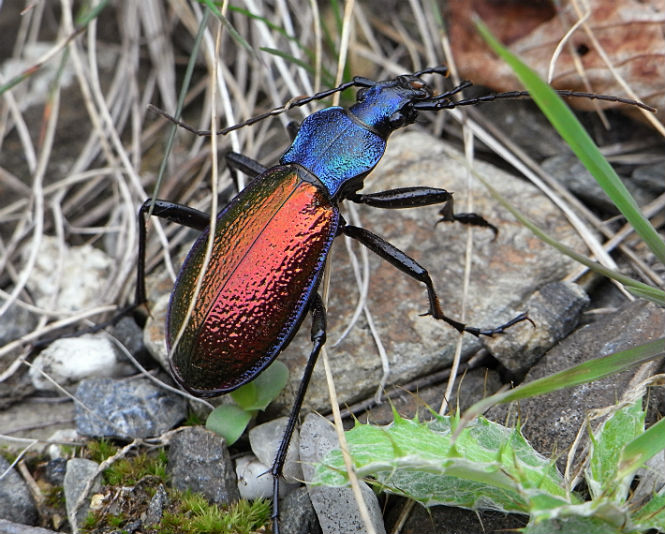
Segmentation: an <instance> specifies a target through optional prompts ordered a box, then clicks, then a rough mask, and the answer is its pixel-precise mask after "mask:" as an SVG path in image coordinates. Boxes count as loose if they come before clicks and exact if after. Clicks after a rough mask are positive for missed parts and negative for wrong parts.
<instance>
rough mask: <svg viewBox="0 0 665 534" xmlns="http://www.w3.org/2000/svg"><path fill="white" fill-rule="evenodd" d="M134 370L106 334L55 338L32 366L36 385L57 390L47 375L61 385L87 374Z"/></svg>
mask: <svg viewBox="0 0 665 534" xmlns="http://www.w3.org/2000/svg"><path fill="white" fill-rule="evenodd" d="M134 372H135V369H134V367H133V366H132V365H130V364H129V363H128V362H127V360H125V359H123V358H119V357H118V353H117V349H116V348H115V347H114V345H113V342H111V340H109V339H108V337H106V335H105V334H103V333H99V334H85V335H82V336H79V337H66V338H61V339H57V340H55V341H54V342H53V343H51V344H50V345H49V346H48V347H46V348H45V349H44V350H43V351H42V352H40V353H39V354H38V355H37V357H36V358H35V360H34V362H33V364H32V367H31V368H30V370H29V374H30V379H31V380H32V384H33V385H34V386H35V388H36V389H39V390H47V391H57V389H58V388H57V387H56V385H55V384H53V382H52V381H51V380H49V379H48V378H46V377H45V376H44V373H45V374H46V375H48V376H49V377H50V378H51V379H52V380H53V381H55V382H56V383H57V384H59V385H60V386H65V385H69V384H73V383H75V382H78V381H80V380H83V379H84V378H92V377H121V376H127V375H130V374H132V373H134Z"/></svg>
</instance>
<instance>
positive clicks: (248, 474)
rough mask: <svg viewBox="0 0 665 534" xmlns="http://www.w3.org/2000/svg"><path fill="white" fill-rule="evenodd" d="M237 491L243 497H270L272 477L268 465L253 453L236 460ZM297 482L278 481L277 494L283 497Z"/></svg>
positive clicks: (249, 498) (296, 485)
mask: <svg viewBox="0 0 665 534" xmlns="http://www.w3.org/2000/svg"><path fill="white" fill-rule="evenodd" d="M236 476H237V478H238V491H239V492H240V497H242V498H243V499H248V500H252V499H259V498H264V499H270V498H272V487H273V478H272V475H271V474H270V467H269V466H267V465H266V464H264V463H263V462H261V461H260V460H258V459H257V458H256V456H254V455H251V454H250V455H247V456H241V457H240V458H238V459H237V460H236ZM298 486H299V484H289V483H287V482H285V481H284V480H281V481H280V483H279V496H280V497H285V496H286V495H288V494H289V493H291V492H292V491H293V490H294V489H295V488H297V487H298Z"/></svg>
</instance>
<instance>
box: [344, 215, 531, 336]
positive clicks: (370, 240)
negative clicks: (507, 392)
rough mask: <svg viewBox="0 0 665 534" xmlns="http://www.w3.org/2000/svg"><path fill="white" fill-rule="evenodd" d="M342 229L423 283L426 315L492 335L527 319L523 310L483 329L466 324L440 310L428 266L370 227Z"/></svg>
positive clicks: (461, 327) (478, 332)
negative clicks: (500, 323) (426, 308)
mask: <svg viewBox="0 0 665 534" xmlns="http://www.w3.org/2000/svg"><path fill="white" fill-rule="evenodd" d="M342 233H344V234H345V235H347V236H349V237H352V238H354V239H357V240H358V241H360V242H361V243H362V244H363V245H365V246H366V247H367V248H369V249H370V250H371V251H372V252H374V253H376V254H378V255H379V256H380V257H381V258H383V259H384V260H386V261H388V262H389V263H391V264H392V265H394V266H395V267H397V268H398V269H399V270H400V271H402V272H403V273H405V274H407V275H409V276H410V277H411V278H413V279H415V280H418V281H419V282H422V283H423V284H425V287H426V288H427V296H428V298H429V311H428V312H427V313H426V314H425V315H431V316H432V317H434V318H435V319H439V320H441V321H445V322H446V323H448V324H449V325H450V326H452V327H453V328H454V329H455V330H457V331H458V332H460V333H462V332H468V333H469V334H471V335H474V336H476V337H479V336H490V337H491V336H494V335H496V334H500V333H502V332H504V331H505V330H506V329H507V328H508V327H510V326H512V325H514V324H516V323H519V322H521V321H525V320H529V321H530V319H529V318H528V317H527V315H526V314H525V313H521V314H520V315H518V316H517V317H515V318H513V319H511V320H510V321H508V322H507V323H504V324H502V325H500V326H497V327H496V328H487V329H483V328H476V327H475V326H469V325H467V324H465V323H462V322H460V321H457V320H455V319H452V318H450V317H448V316H447V315H445V314H444V313H443V310H442V309H441V303H440V302H439V297H438V296H437V294H436V291H435V290H434V283H433V282H432V278H431V277H430V275H429V273H428V272H427V269H425V268H424V267H423V266H422V265H420V264H419V263H418V262H417V261H416V260H414V259H413V258H411V257H410V256H408V255H407V254H406V253H404V252H402V251H401V250H400V249H398V248H397V247H395V246H394V245H392V244H390V243H388V242H387V241H386V240H384V239H383V238H381V237H379V236H378V235H376V234H373V233H372V232H370V231H369V230H365V229H364V228H359V227H357V226H351V225H348V224H347V225H344V226H343V227H342Z"/></svg>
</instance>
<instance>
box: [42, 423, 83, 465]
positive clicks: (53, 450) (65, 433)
mask: <svg viewBox="0 0 665 534" xmlns="http://www.w3.org/2000/svg"><path fill="white" fill-rule="evenodd" d="M47 441H57V442H58V443H51V444H50V445H48V446H47V447H46V454H47V456H48V457H49V458H50V459H51V460H56V459H57V458H67V457H68V455H71V451H69V452H67V451H65V450H63V449H64V444H65V443H75V442H77V441H78V442H81V441H84V438H82V437H81V436H80V435H79V433H78V432H76V429H74V428H61V429H60V430H56V431H55V432H53V434H51V435H50V436H49V437H48V440H47ZM70 449H71V447H70Z"/></svg>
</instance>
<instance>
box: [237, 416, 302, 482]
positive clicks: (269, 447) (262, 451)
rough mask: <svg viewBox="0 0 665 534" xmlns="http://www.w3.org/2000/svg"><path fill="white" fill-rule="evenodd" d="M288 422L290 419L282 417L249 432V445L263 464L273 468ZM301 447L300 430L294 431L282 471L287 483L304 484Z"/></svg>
mask: <svg viewBox="0 0 665 534" xmlns="http://www.w3.org/2000/svg"><path fill="white" fill-rule="evenodd" d="M288 421H289V418H288V417H280V418H278V419H273V420H272V421H269V422H267V423H263V424H261V425H258V426H255V427H254V428H252V429H251V430H250V431H249V444H250V446H251V447H252V452H253V453H254V454H256V457H257V458H258V459H259V460H260V461H261V462H262V463H263V464H265V465H267V466H272V464H273V462H274V460H275V457H276V456H277V450H278V449H279V446H280V445H281V443H282V438H283V436H284V431H285V430H286V425H287V423H288ZM299 447H300V436H299V434H298V430H297V429H294V431H293V436H291V443H290V444H289V450H288V452H287V453H286V461H285V462H284V469H283V471H282V474H283V475H284V480H285V481H286V482H302V480H303V475H302V468H301V467H300V461H299V460H300V455H299V452H298V449H299Z"/></svg>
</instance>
